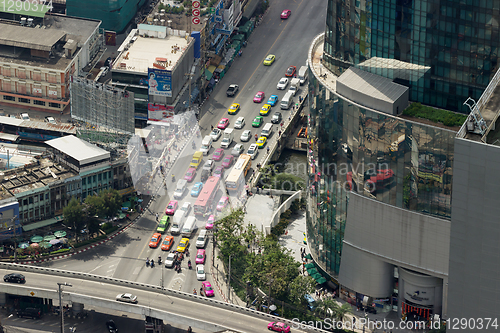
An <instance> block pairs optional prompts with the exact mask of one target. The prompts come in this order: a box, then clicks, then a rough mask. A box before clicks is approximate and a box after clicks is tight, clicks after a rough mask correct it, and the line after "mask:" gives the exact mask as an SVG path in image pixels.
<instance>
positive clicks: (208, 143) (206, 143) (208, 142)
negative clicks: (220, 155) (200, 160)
mask: <svg viewBox="0 0 500 333" xmlns="http://www.w3.org/2000/svg"><path fill="white" fill-rule="evenodd" d="M212 142H213V139H212V137H211V136H210V135H206V136H205V137H204V138H203V141H202V142H201V148H200V151H201V152H202V153H203V155H208V152H209V151H210V148H212Z"/></svg>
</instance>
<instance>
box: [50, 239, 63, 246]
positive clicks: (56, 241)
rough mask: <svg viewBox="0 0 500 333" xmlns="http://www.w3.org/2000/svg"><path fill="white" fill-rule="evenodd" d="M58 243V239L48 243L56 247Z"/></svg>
mask: <svg viewBox="0 0 500 333" xmlns="http://www.w3.org/2000/svg"><path fill="white" fill-rule="evenodd" d="M60 242H61V241H60V240H59V239H53V240H51V241H50V242H49V243H50V244H52V245H56V244H59V243H60Z"/></svg>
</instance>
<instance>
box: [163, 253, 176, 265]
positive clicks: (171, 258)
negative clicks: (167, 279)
mask: <svg viewBox="0 0 500 333" xmlns="http://www.w3.org/2000/svg"><path fill="white" fill-rule="evenodd" d="M175 259H177V255H176V254H175V253H169V254H168V256H167V257H166V258H165V267H168V268H170V267H173V266H174V261H175Z"/></svg>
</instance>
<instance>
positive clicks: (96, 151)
mask: <svg viewBox="0 0 500 333" xmlns="http://www.w3.org/2000/svg"><path fill="white" fill-rule="evenodd" d="M45 143H46V144H47V145H48V146H50V147H52V148H54V149H57V150H59V151H60V152H62V153H64V154H66V155H68V156H70V157H72V158H74V159H75V160H77V161H78V162H79V163H80V165H81V166H84V165H85V164H88V163H93V162H97V161H101V160H104V159H109V158H110V153H109V152H108V151H106V150H104V149H101V148H99V147H97V146H95V145H93V144H91V143H89V142H87V141H84V140H80V139H79V138H77V137H76V136H74V135H67V136H63V137H61V138H57V139H53V140H49V141H45Z"/></svg>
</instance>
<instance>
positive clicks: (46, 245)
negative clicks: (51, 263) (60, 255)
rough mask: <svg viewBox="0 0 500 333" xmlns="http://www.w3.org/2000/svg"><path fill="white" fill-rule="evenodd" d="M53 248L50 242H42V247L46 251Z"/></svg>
mask: <svg viewBox="0 0 500 333" xmlns="http://www.w3.org/2000/svg"><path fill="white" fill-rule="evenodd" d="M51 246H52V244H50V243H49V242H41V243H40V247H43V248H44V249H48V248H50V247H51Z"/></svg>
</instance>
